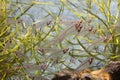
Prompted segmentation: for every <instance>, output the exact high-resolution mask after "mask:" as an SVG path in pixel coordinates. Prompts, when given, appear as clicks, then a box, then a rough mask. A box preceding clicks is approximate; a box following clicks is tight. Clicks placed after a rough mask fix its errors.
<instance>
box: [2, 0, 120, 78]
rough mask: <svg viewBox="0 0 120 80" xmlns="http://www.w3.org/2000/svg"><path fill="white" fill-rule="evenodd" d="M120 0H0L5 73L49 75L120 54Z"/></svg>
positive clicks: (95, 65) (5, 75)
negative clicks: (88, 60) (86, 61)
mask: <svg viewBox="0 0 120 80" xmlns="http://www.w3.org/2000/svg"><path fill="white" fill-rule="evenodd" d="M119 10H120V0H74V1H72V0H71V1H70V0H55V1H54V0H41V1H40V0H0V79H1V80H47V79H51V77H52V76H53V74H54V73H55V72H56V71H58V70H61V69H64V68H68V69H75V68H76V67H77V66H79V64H82V63H83V62H84V61H85V60H86V59H89V58H94V60H93V64H92V65H91V66H90V65H85V66H86V67H91V68H100V67H101V66H103V65H104V64H105V63H107V62H108V61H111V60H112V61H116V60H119V58H120V26H119V24H120V20H119V15H120V14H119V13H120V11H119Z"/></svg>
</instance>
